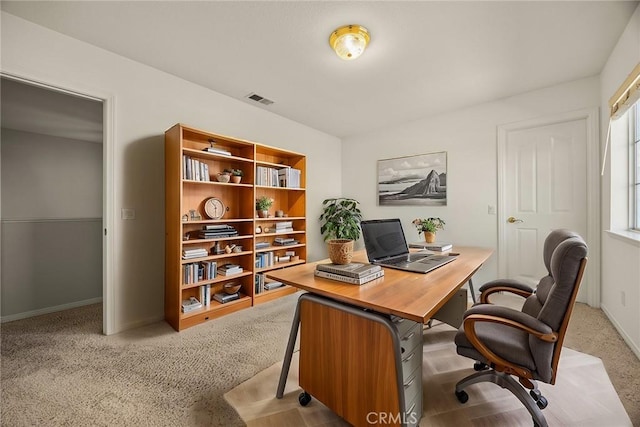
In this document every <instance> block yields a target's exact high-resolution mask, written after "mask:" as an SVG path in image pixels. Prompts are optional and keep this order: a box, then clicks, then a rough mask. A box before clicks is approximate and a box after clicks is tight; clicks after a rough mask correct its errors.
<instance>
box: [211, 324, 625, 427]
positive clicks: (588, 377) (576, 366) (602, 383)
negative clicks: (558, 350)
mask: <svg viewBox="0 0 640 427" xmlns="http://www.w3.org/2000/svg"><path fill="white" fill-rule="evenodd" d="M454 335H455V330H454V329H453V328H450V327H449V326H447V325H444V324H436V325H435V326H434V327H433V328H432V329H430V330H427V331H425V334H424V359H423V378H422V379H423V390H424V394H423V407H424V413H423V418H422V419H421V421H420V425H421V426H435V427H438V426H459V427H464V426H494V427H495V426H509V427H512V426H531V425H532V421H531V417H530V415H529V413H528V412H527V411H526V409H524V407H523V406H522V405H521V404H520V402H519V401H518V400H517V399H516V398H515V397H513V396H512V395H511V393H509V392H508V391H506V390H503V389H501V388H500V387H499V386H497V385H495V384H491V383H484V384H476V385H473V386H470V387H469V388H468V389H467V390H466V391H467V392H468V393H469V401H468V402H467V403H466V404H464V405H462V404H460V403H459V402H458V401H457V399H456V398H455V396H454V393H453V390H454V386H455V383H456V382H458V381H459V380H460V379H462V378H464V377H465V376H467V375H469V374H471V373H473V369H472V365H473V362H472V361H471V360H470V359H467V358H464V357H461V356H458V355H457V354H456V352H455V345H454V344H453V336H454ZM297 363H298V360H297V354H296V355H295V356H294V359H293V363H292V366H291V370H290V372H289V378H288V381H287V388H286V389H285V396H284V398H283V399H281V400H278V399H276V398H275V391H276V387H277V384H278V378H279V374H280V367H281V364H280V363H278V364H276V365H273V366H271V367H270V368H268V369H266V370H265V371H262V372H260V373H259V374H258V375H256V376H255V377H253V378H251V379H250V380H248V381H246V382H245V383H243V384H241V385H239V386H238V387H236V388H234V389H233V390H231V391H229V392H227V393H226V394H225V395H224V397H225V399H226V400H227V402H228V403H229V404H230V405H231V406H233V408H234V409H235V410H236V411H237V412H238V414H239V415H240V417H241V418H242V419H243V420H244V421H245V422H246V423H247V425H248V426H250V427H253V426H261V427H262V426H265V427H268V426H274V427H275V426H346V425H348V424H347V423H345V422H344V421H342V419H340V418H339V417H337V416H336V415H335V414H333V412H331V411H330V410H329V409H327V408H326V407H325V406H323V405H322V404H321V403H320V402H318V401H317V400H315V399H313V400H312V401H311V403H310V404H309V405H308V406H306V407H301V406H300V405H299V403H298V394H299V393H300V391H301V390H300V388H299V387H298V377H297V374H298V364H297ZM539 386H540V389H541V391H542V393H543V395H544V396H545V397H547V399H548V400H549V406H548V407H547V408H546V409H545V410H544V412H543V413H544V414H545V417H546V419H547V422H548V423H549V425H550V426H580V427H583V426H610V427H613V426H631V425H632V424H631V421H630V420H629V417H628V416H627V414H626V412H625V410H624V407H623V406H622V404H621V402H620V399H619V398H618V395H617V394H616V392H615V390H614V388H613V386H612V385H611V382H610V381H609V377H608V376H607V373H606V371H605V369H604V367H603V365H602V362H601V360H600V359H598V358H596V357H593V356H589V355H587V354H583V353H580V352H577V351H574V350H571V349H568V348H564V349H563V352H562V356H561V359H560V366H559V372H558V379H557V382H556V384H555V385H554V386H550V385H547V384H543V383H539ZM363 392H366V391H363Z"/></svg>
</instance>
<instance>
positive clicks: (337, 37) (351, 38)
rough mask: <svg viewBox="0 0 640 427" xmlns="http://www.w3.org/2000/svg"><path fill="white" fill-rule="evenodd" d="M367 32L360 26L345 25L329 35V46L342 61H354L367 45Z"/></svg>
mask: <svg viewBox="0 0 640 427" xmlns="http://www.w3.org/2000/svg"><path fill="white" fill-rule="evenodd" d="M370 39H371V37H370V36H369V32H368V31H367V29H366V28H365V27H363V26H361V25H345V26H344V27H340V28H338V29H337V30H335V31H334V32H333V33H331V36H329V44H330V45H331V48H332V49H333V50H335V51H336V54H337V55H338V56H339V57H340V58H342V59H344V60H347V61H349V60H352V59H356V58H357V57H359V56H360V55H362V52H364V49H365V48H366V47H367V45H368V44H369V40H370Z"/></svg>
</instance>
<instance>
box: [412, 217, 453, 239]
mask: <svg viewBox="0 0 640 427" xmlns="http://www.w3.org/2000/svg"><path fill="white" fill-rule="evenodd" d="M412 224H413V225H415V227H416V229H417V230H418V234H421V233H424V238H425V240H426V242H427V243H433V242H435V241H436V232H437V231H438V230H444V225H445V222H444V220H443V219H441V218H426V219H424V218H416V219H414V220H413V221H412Z"/></svg>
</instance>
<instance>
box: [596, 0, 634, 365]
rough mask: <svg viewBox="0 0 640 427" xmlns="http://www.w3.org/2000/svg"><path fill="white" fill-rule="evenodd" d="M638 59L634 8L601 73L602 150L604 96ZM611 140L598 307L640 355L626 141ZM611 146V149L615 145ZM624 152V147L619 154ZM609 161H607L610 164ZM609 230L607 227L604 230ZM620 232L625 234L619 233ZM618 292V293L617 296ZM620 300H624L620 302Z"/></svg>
mask: <svg viewBox="0 0 640 427" xmlns="http://www.w3.org/2000/svg"><path fill="white" fill-rule="evenodd" d="M638 62H640V7H639V8H638V9H636V11H635V13H634V14H633V17H632V18H631V20H630V21H629V24H628V25H627V28H626V29H625V31H624V33H623V34H622V36H621V37H620V40H618V43H617V45H616V47H615V49H614V50H613V52H612V53H611V56H610V57H609V59H608V61H607V63H606V65H605V67H604V69H603V70H602V74H601V96H602V97H601V108H602V112H603V113H602V114H601V119H602V125H601V130H602V138H601V140H602V145H603V147H602V149H603V150H604V144H605V141H606V131H607V125H608V122H609V106H608V101H609V98H610V97H611V96H613V94H614V93H615V91H616V90H617V89H618V87H619V86H620V84H622V82H623V81H624V80H625V78H626V77H627V75H628V74H629V73H630V72H631V70H633V68H634V67H635V66H636V64H638ZM624 127H625V122H624V120H617V121H616V122H614V123H613V124H612V135H619V134H620V133H621V132H622V133H626V132H627V130H626V129H624ZM617 141H619V138H615V137H614V139H613V140H612V150H611V151H610V152H609V155H608V156H607V161H606V167H605V173H604V176H603V177H602V181H601V183H602V187H601V188H602V229H603V233H602V303H601V306H602V310H603V311H604V312H605V313H606V314H607V316H609V319H611V321H612V323H613V324H614V325H615V326H616V328H617V329H618V331H619V332H620V334H621V335H622V337H623V338H624V339H625V341H627V343H628V344H629V345H630V346H631V348H632V349H633V350H634V352H635V353H636V355H637V356H638V357H640V236H636V237H635V239H633V238H630V237H627V236H629V234H628V233H625V232H624V231H623V230H621V229H622V228H624V227H626V225H627V224H628V222H627V221H626V218H627V213H628V202H627V194H626V193H627V192H628V188H629V187H628V184H627V183H628V181H627V179H628V163H627V162H628V146H627V147H625V146H624V144H622V147H620V144H618V143H617ZM616 148H617V150H616ZM625 151H627V152H626V153H625ZM612 161H613V163H612ZM607 230H611V232H609V231H607ZM625 234H626V235H627V236H625ZM623 294H624V295H623ZM623 301H624V303H623Z"/></svg>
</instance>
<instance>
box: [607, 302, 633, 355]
mask: <svg viewBox="0 0 640 427" xmlns="http://www.w3.org/2000/svg"><path fill="white" fill-rule="evenodd" d="M600 309H601V310H602V311H603V313H604V314H605V316H607V318H608V319H609V321H610V322H611V324H612V325H613V327H614V328H616V331H618V333H619V334H620V336H621V337H622V339H623V340H624V342H626V343H627V345H628V346H629V348H630V349H631V351H633V352H634V353H635V355H636V357H637V358H638V359H640V348H638V345H637V344H636V343H634V342H633V341H632V340H631V338H630V337H629V335H627V333H626V332H625V331H624V329H622V326H620V324H619V323H618V322H617V321H616V319H615V317H613V316H612V315H611V313H610V312H609V310H607V307H606V306H604V305H602V304H600Z"/></svg>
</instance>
